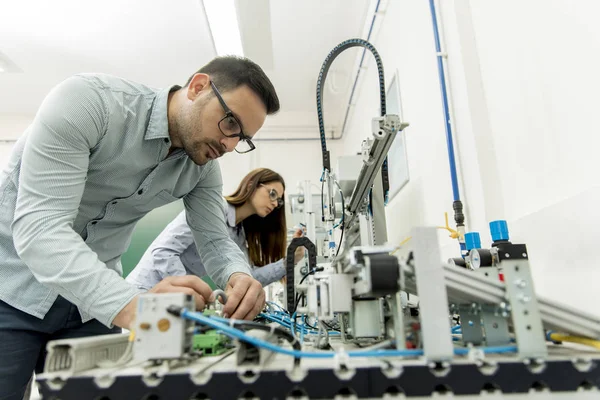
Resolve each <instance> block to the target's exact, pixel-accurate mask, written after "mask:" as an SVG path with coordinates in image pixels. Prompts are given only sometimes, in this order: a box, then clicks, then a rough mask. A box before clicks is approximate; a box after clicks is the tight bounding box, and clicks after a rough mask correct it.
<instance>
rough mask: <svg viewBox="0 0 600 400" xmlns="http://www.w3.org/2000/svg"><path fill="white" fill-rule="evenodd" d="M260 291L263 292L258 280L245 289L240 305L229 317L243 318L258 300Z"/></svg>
mask: <svg viewBox="0 0 600 400" xmlns="http://www.w3.org/2000/svg"><path fill="white" fill-rule="evenodd" d="M254 282H256V281H254ZM261 292H263V293H264V291H263V288H262V286H261V285H260V284H259V283H258V282H256V283H255V284H252V285H251V286H250V287H249V288H248V290H247V291H246V294H245V295H244V298H243V300H242V301H241V303H240V305H239V306H238V307H237V309H236V310H235V313H234V314H233V315H232V316H231V318H237V319H244V318H245V317H246V315H248V314H249V313H250V312H251V311H252V309H253V308H254V306H255V305H256V302H257V301H258V299H259V297H260V294H261Z"/></svg>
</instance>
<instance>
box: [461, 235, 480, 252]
mask: <svg viewBox="0 0 600 400" xmlns="http://www.w3.org/2000/svg"><path fill="white" fill-rule="evenodd" d="M465 246H466V247H467V250H472V249H480V248H481V238H480V237H479V233H478V232H469V233H465Z"/></svg>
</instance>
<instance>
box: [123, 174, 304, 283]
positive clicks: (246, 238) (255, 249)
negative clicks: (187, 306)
mask: <svg viewBox="0 0 600 400" xmlns="http://www.w3.org/2000/svg"><path fill="white" fill-rule="evenodd" d="M284 192H285V182H284V181H283V178H282V177H281V175H279V174H278V173H276V172H274V171H272V170H270V169H267V168H258V169H255V170H253V171H251V172H250V173H249V174H248V175H246V176H245V177H244V179H242V181H241V182H240V184H239V186H238V188H237V189H236V190H235V192H233V194H231V195H230V196H225V201H224V209H223V211H224V214H225V222H226V224H227V227H228V229H229V235H230V236H231V238H232V239H233V241H234V242H235V243H236V244H237V245H238V246H239V247H240V249H241V250H242V252H244V253H245V254H246V255H247V256H248V261H249V263H250V265H251V267H252V275H253V277H254V278H255V279H256V280H258V281H259V282H260V283H261V284H262V285H263V286H266V285H268V284H270V283H273V282H275V281H278V280H280V279H282V278H283V277H284V276H285V275H286V266H285V260H284V257H285V255H286V254H285V252H286V238H287V228H286V222H285V207H284V205H285V201H284ZM207 229H210V227H207ZM300 236H302V231H301V230H297V231H296V232H295V233H294V237H300ZM303 255H304V250H303V248H299V249H297V251H296V254H295V259H294V262H295V263H297V262H298V261H300V260H301V259H302V257H303ZM188 274H193V275H197V276H204V275H206V269H205V268H204V263H203V260H201V259H200V256H199V255H198V252H197V250H196V246H195V244H194V238H193V236H192V232H191V230H190V228H189V226H188V225H187V222H186V216H185V211H182V212H181V213H180V214H179V215H178V216H177V217H176V218H175V219H174V220H173V221H172V222H171V223H170V224H169V225H167V227H166V228H165V229H164V230H163V231H162V232H161V234H160V235H159V236H158V237H157V238H156V239H155V240H154V242H152V244H151V245H150V247H149V248H148V249H147V250H146V252H145V253H144V255H143V256H142V259H141V260H140V262H139V263H138V265H137V266H136V267H135V268H134V269H133V271H131V273H130V274H129V275H128V276H127V281H128V282H129V283H131V284H133V285H135V286H137V287H138V288H140V289H145V290H149V289H151V288H152V287H153V286H154V285H156V284H157V283H158V282H160V281H161V280H162V279H163V278H165V277H167V276H174V275H188Z"/></svg>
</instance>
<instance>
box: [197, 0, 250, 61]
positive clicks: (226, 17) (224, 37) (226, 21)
mask: <svg viewBox="0 0 600 400" xmlns="http://www.w3.org/2000/svg"><path fill="white" fill-rule="evenodd" d="M203 3H204V10H205V12H206V17H207V18H208V24H209V25H210V31H211V33H212V37H213V42H214V43H215V48H216V50H217V55H218V56H224V55H237V56H243V55H244V50H243V48H242V39H241V36H240V28H239V26H238V19H237V12H236V8H235V4H234V0H203Z"/></svg>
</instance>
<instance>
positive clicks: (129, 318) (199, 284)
mask: <svg viewBox="0 0 600 400" xmlns="http://www.w3.org/2000/svg"><path fill="white" fill-rule="evenodd" d="M148 293H186V294H189V295H191V296H193V297H194V300H195V301H196V310H198V311H201V310H203V309H204V306H205V305H206V302H207V301H208V299H209V298H210V295H211V294H212V289H211V288H210V286H208V284H207V283H206V282H204V281H203V280H202V279H200V278H198V277H197V276H194V275H184V276H168V277H166V278H165V279H163V280H162V281H160V282H158V284H156V286H154V287H153V288H152V289H150V290H149V291H148ZM263 299H264V296H263ZM137 301H138V298H137V296H136V297H134V298H133V300H131V301H130V302H129V303H128V304H127V305H126V306H125V307H124V308H123V309H122V310H121V311H120V312H119V313H118V314H117V316H116V317H115V319H114V320H113V324H115V325H117V326H120V327H121V328H125V329H130V325H131V323H132V322H133V320H134V319H135V310H136V309H137Z"/></svg>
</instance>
